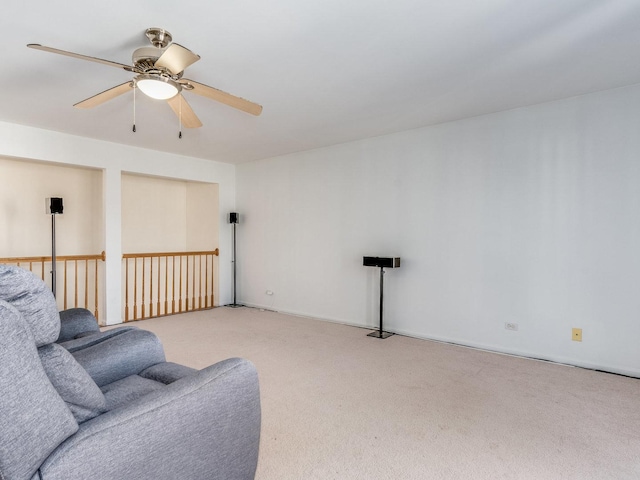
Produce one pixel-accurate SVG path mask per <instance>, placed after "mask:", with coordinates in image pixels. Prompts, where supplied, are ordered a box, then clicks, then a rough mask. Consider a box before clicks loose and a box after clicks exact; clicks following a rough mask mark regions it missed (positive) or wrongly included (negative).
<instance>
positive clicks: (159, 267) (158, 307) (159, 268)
mask: <svg viewBox="0 0 640 480" xmlns="http://www.w3.org/2000/svg"><path fill="white" fill-rule="evenodd" d="M160 258H161V257H160V255H158V305H157V306H156V314H157V316H158V317H159V316H160V314H161V313H162V312H161V311H160V284H161V283H160V271H161V270H162V268H161V263H160ZM165 310H166V309H165Z"/></svg>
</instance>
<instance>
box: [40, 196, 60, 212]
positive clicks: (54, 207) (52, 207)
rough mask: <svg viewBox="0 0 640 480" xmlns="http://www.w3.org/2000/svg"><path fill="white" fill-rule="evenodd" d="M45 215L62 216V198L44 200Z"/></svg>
mask: <svg viewBox="0 0 640 480" xmlns="http://www.w3.org/2000/svg"><path fill="white" fill-rule="evenodd" d="M44 200H45V213H47V214H62V209H63V207H62V198H60V197H51V198H45V199H44Z"/></svg>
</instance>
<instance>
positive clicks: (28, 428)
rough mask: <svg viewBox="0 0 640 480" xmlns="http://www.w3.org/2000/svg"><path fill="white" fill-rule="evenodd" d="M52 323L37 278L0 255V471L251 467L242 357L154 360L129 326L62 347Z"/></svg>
mask: <svg viewBox="0 0 640 480" xmlns="http://www.w3.org/2000/svg"><path fill="white" fill-rule="evenodd" d="M59 331H60V317H59V314H58V312H57V309H56V305H55V300H54V299H53V295H52V294H51V292H50V291H49V290H48V289H47V287H46V285H45V284H44V283H43V282H42V281H41V280H40V279H39V278H37V277H35V276H34V275H32V274H31V273H30V272H28V271H26V270H22V269H18V268H14V267H6V266H1V265H0V478H2V479H3V480H29V479H31V480H36V479H37V480H50V479H59V480H62V479H64V480H73V479H89V478H91V479H114V480H123V479H136V480H137V479H177V478H180V479H196V478H197V479H221V480H232V479H251V478H253V477H254V475H255V470H256V465H257V460H258V446H259V439H260V399H259V389H258V379H257V373H256V371H255V368H254V367H253V365H252V364H251V363H250V362H248V361H246V360H242V359H237V358H236V359H229V360H225V361H223V362H219V363H217V364H215V365H212V366H210V367H207V368H205V369H203V370H199V371H196V370H194V369H191V368H188V367H185V366H182V365H177V364H174V363H170V362H166V361H165V358H164V352H163V350H162V346H161V345H160V342H159V341H158V339H157V338H156V337H155V336H154V335H153V334H151V333H150V332H146V331H144V330H141V329H131V330H125V331H123V332H121V333H119V334H118V335H115V336H112V337H109V338H106V339H103V340H102V341H100V342H96V343H93V344H89V345H85V346H84V347H83V348H79V349H77V350H76V351H75V352H73V353H70V350H67V349H66V348H63V346H61V344H57V343H55V341H56V340H57V339H58V338H59ZM80 333H82V332H80ZM74 336H75V335H74ZM81 338H83V337H81ZM74 340H78V339H72V340H71V341H74ZM62 343H65V342H62Z"/></svg>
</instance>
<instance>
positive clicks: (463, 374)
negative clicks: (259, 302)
mask: <svg viewBox="0 0 640 480" xmlns="http://www.w3.org/2000/svg"><path fill="white" fill-rule="evenodd" d="M136 325H137V326H139V327H141V328H145V329H148V330H151V331H154V332H156V333H157V334H158V335H159V336H160V338H161V339H162V341H163V344H164V345H165V350H166V352H167V357H168V359H169V360H172V361H175V362H178V363H184V364H186V365H189V366H192V367H196V368H201V367H204V366H206V365H209V364H211V363H214V362H216V361H218V360H222V359H224V358H228V357H236V356H237V357H245V358H248V359H249V360H251V361H253V363H255V365H256V366H257V368H258V372H259V375H260V382H261V397H262V415H263V423H262V440H261V445H260V461H259V464H258V473H257V476H256V478H257V479H258V480H276V479H277V480H288V479H292V480H310V479H323V480H327V479H366V480H376V479H579V480H585V479H598V480H602V479H617V480H618V479H639V478H640V380H638V379H632V378H626V377H621V376H616V375H611V374H606V373H599V372H593V371H589V370H583V369H579V368H572V367H567V366H561V365H555V364H551V363H545V362H539V361H535V360H528V359H522V358H516V357H509V356H504V355H498V354H493V353H488V352H482V351H477V350H473V349H468V348H463V347H457V346H452V345H446V344H441V343H437V342H429V341H424V340H418V339H413V338H408V337H402V336H393V337H391V338H388V339H386V340H379V339H374V338H370V337H367V336H366V334H367V333H368V331H367V330H363V329H359V328H354V327H348V326H343V325H336V324H332V323H327V322H322V321H318V320H311V319H307V318H299V317H293V316H287V315H282V314H277V313H273V312H262V311H259V310H256V309H251V308H237V309H233V308H228V307H222V308H216V309H214V310H209V311H206V312H198V313H189V314H182V315H176V316H171V317H165V318H159V319H153V320H146V321H143V322H138V323H136Z"/></svg>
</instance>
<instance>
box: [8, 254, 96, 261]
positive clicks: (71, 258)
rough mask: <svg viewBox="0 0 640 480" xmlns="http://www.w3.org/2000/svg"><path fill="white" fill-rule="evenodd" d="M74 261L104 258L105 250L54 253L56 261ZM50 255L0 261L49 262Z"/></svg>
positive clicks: (9, 258) (10, 258)
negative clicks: (87, 252) (85, 253)
mask: <svg viewBox="0 0 640 480" xmlns="http://www.w3.org/2000/svg"><path fill="white" fill-rule="evenodd" d="M65 260H66V261H76V260H102V261H103V262H104V261H105V260H106V255H105V252H102V253H100V254H97V255H56V263H57V262H64V261H65ZM50 261H51V256H48V257H0V263H27V262H32V263H40V262H50Z"/></svg>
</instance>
